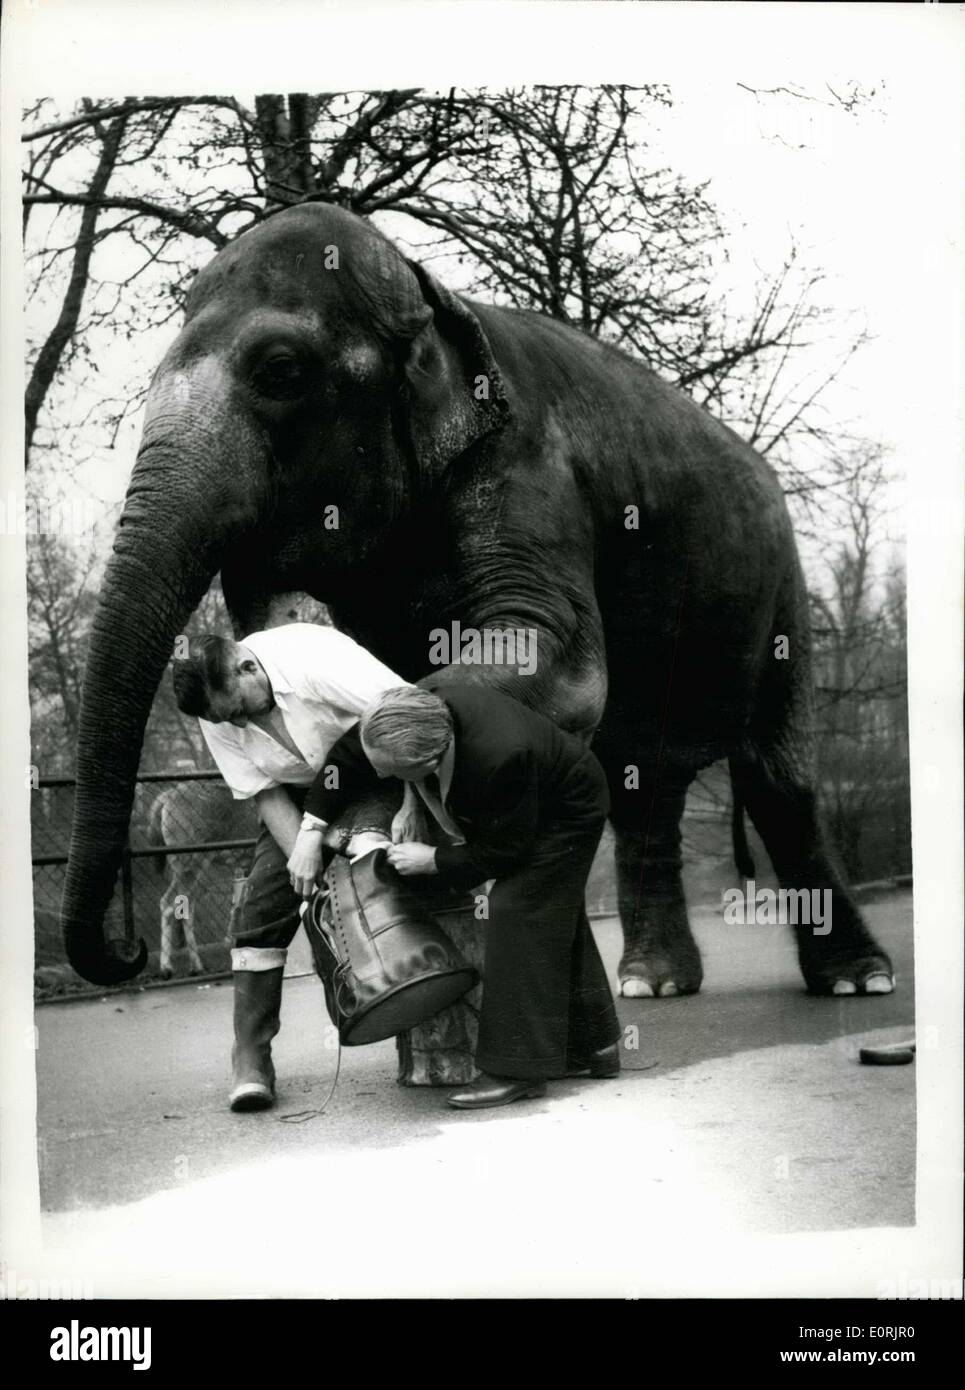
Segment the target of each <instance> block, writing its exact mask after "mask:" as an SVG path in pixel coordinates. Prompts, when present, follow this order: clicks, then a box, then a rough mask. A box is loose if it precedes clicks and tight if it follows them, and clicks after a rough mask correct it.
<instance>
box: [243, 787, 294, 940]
mask: <svg viewBox="0 0 965 1390" xmlns="http://www.w3.org/2000/svg"><path fill="white" fill-rule="evenodd" d="M285 790H286V791H287V792H288V793H289V795H290V796H291V798H292V800H293V801H294V803H295V805H296V806H297V807H298V809H299V810H301V809H302V803H303V802H304V800H305V796H306V795H307V792H308V788H307V787H296V786H288V787H286V788H285ZM301 902H302V900H301V898H300V897H299V896H298V894H297V893H296V892H295V890H294V888H293V887H292V886H291V883H290V882H289V878H288V857H287V855H286V854H285V853H284V851H283V850H282V849H281V848H280V847H279V846H278V844H277V842H276V840H275V838H274V836H273V835H272V834H271V832H270V831H269V830H268V829H267V828H266V827H265V826H264V825H263V826H262V827H261V829H260V831H259V833H258V839H257V840H256V841H255V853H254V858H253V859H252V862H251V868H250V870H249V871H248V883H247V886H246V888H245V898H244V902H243V903H242V905H241V912H240V913H239V920H238V930H237V931H236V932H235V945H236V946H285V947H287V946H290V945H291V943H292V941H293V940H294V937H295V933H296V932H297V931H298V928H299V926H300V925H301V917H300V916H299V913H298V909H299V908H300V907H301Z"/></svg>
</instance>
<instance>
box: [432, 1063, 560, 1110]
mask: <svg viewBox="0 0 965 1390" xmlns="http://www.w3.org/2000/svg"><path fill="white" fill-rule="evenodd" d="M545 1095H546V1082H545V1081H541V1080H540V1079H539V1078H534V1077H517V1076H489V1075H488V1074H487V1073H486V1072H480V1074H479V1075H478V1076H477V1077H476V1079H475V1081H473V1082H472V1084H471V1085H469V1086H466V1087H465V1088H464V1089H463V1090H461V1091H450V1093H449V1095H447V1096H446V1104H447V1105H452V1106H454V1107H455V1108H456V1109H457V1110H484V1109H486V1108H487V1107H488V1106H491V1105H509V1104H510V1102H512V1101H514V1100H536V1099H538V1098H539V1097H540V1096H545Z"/></svg>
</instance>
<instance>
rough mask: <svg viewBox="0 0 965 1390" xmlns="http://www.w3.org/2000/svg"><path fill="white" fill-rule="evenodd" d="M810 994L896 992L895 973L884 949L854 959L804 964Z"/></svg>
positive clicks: (804, 973)
mask: <svg viewBox="0 0 965 1390" xmlns="http://www.w3.org/2000/svg"><path fill="white" fill-rule="evenodd" d="M801 969H802V973H803V975H804V982H805V984H806V985H807V987H808V992H809V993H810V994H892V993H893V992H894V988H895V973H894V970H893V968H892V964H891V961H890V960H889V959H888V957H887V956H886V955H885V954H884V952H881V953H876V954H873V955H867V954H864V953H862V954H861V955H860V956H857V957H856V958H855V959H854V960H851V961H841V960H835V961H825V962H822V963H820V964H817V965H816V964H814V963H813V962H811V963H810V964H808V965H806V966H805V965H802V967H801Z"/></svg>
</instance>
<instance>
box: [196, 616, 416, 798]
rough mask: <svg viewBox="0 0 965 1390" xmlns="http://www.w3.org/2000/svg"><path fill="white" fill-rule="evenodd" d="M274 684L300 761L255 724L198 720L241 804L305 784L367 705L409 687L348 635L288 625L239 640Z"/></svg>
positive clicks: (282, 715)
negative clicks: (274, 789) (280, 788)
mask: <svg viewBox="0 0 965 1390" xmlns="http://www.w3.org/2000/svg"><path fill="white" fill-rule="evenodd" d="M241 645H242V646H244V647H247V648H248V649H249V651H251V652H253V653H254V655H255V656H256V657H257V658H258V660H259V661H260V662H261V664H262V666H263V667H264V670H265V674H266V675H267V677H268V679H269V680H270V681H271V688H272V693H273V695H274V697H275V703H276V705H277V706H278V710H279V712H280V714H281V717H282V719H283V721H284V725H285V729H286V731H287V733H288V735H289V737H290V738H291V740H292V742H293V743H294V744H295V746H296V748H298V749H299V750H300V752H301V755H302V756H301V757H296V756H295V755H294V754H293V753H291V752H289V750H288V749H286V748H285V747H284V746H283V745H282V744H280V743H279V742H278V740H277V739H274V738H272V737H271V736H270V735H269V734H267V733H265V731H264V730H263V729H260V728H259V727H258V726H257V725H256V724H253V723H251V722H250V721H249V722H248V724H247V725H246V726H245V727H244V728H243V729H239V728H236V727H235V725H234V724H228V723H221V724H213V723H211V721H210V720H207V719H199V720H198V723H199V724H200V725H201V732H202V734H203V735H204V739H205V742H206V743H207V745H208V747H209V748H210V750H211V755H212V757H213V758H214V760H215V762H216V763H217V764H218V770H219V771H220V773H221V775H222V777H223V778H224V780H225V782H226V783H227V784H228V786H229V787H230V788H231V794H232V796H234V798H235V799H236V800H237V801H244V800H246V799H247V798H248V797H252V796H255V795H256V794H257V793H258V792H261V791H267V790H268V789H269V788H270V787H277V786H281V785H282V784H283V783H286V782H287V783H294V785H296V786H301V787H304V786H308V785H309V784H310V783H311V782H314V780H315V776H316V774H317V773H318V771H319V770H320V769H321V768H322V767H324V765H325V759H326V758H327V757H328V754H329V750H330V749H331V747H332V745H333V744H334V743H335V742H336V741H337V740H338V739H340V738H341V737H342V735H343V734H344V733H346V732H347V730H349V729H350V728H351V727H352V725H353V724H354V723H355V722H356V720H357V719H358V718H359V716H360V715H361V713H362V711H363V710H364V709H365V708H366V706H367V705H370V704H372V703H373V702H374V701H376V700H378V699H379V698H380V697H381V696H382V695H384V694H385V692H386V691H387V690H391V689H393V688H395V687H397V686H400V685H409V684H410V682H409V681H404V680H402V679H401V677H399V676H397V675H396V674H395V672H394V671H390V670H389V668H388V666H383V664H382V662H381V661H378V660H377V659H376V658H375V657H374V656H373V655H372V653H371V652H368V651H366V649H365V648H364V647H360V646H359V644H358V643H357V642H353V641H352V639H351V637H347V636H346V635H345V633H344V632H338V631H337V630H336V629H335V628H333V627H319V626H318V625H317V624H315V623H286V624H285V625H284V626H282V627H272V628H268V629H267V630H266V631H264V632H253V633H252V634H251V635H250V636H249V637H245V638H244V639H243V641H242V643H241Z"/></svg>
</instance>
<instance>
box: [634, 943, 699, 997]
mask: <svg viewBox="0 0 965 1390" xmlns="http://www.w3.org/2000/svg"><path fill="white" fill-rule="evenodd" d="M617 973H618V975H619V980H620V993H621V994H622V995H623V997H624V998H625V999H669V998H672V997H673V996H674V995H676V994H696V993H697V991H698V990H699V989H700V985H701V981H702V980H703V978H704V972H703V967H702V965H701V963H700V951H699V950H698V948H697V943H696V941H694V939H693V937H692V936H691V934H690V928H689V927H686V926H685V928H684V934H682V935H679V936H678V938H677V939H675V940H673V941H667V940H664V941H662V942H657V941H649V942H648V941H637V942H633V943H628V945H627V948H626V950H625V951H624V954H623V959H622V960H621V962H620V967H619V970H618V972H617Z"/></svg>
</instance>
